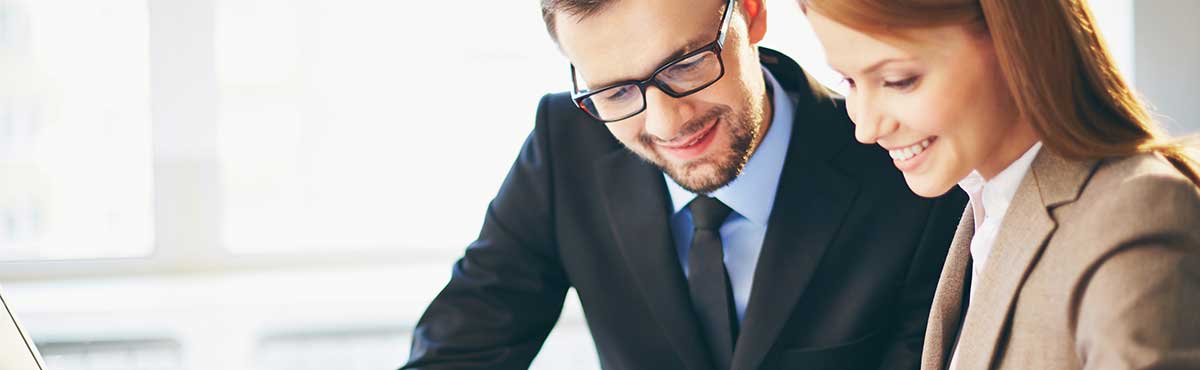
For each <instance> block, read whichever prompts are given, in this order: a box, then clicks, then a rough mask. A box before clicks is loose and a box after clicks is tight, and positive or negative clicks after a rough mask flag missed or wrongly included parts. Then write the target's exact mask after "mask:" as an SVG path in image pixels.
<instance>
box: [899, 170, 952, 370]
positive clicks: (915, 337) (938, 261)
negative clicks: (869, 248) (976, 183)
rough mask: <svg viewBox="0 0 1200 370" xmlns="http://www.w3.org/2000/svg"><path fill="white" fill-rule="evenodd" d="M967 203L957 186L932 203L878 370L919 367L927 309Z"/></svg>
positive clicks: (927, 320) (931, 301) (912, 369)
mask: <svg viewBox="0 0 1200 370" xmlns="http://www.w3.org/2000/svg"><path fill="white" fill-rule="evenodd" d="M966 202H967V196H966V193H964V192H963V191H961V190H959V189H958V188H957V187H955V188H953V189H951V191H950V192H949V193H947V194H946V195H943V196H941V197H940V198H937V199H936V200H934V202H933V206H932V210H931V211H930V214H929V217H928V218H927V219H926V221H925V229H924V231H923V232H922V235H921V238H920V239H919V241H918V242H917V243H918V245H917V248H916V253H914V254H913V257H912V261H911V262H910V263H909V271H908V275H907V277H906V278H905V281H904V285H903V287H902V290H901V292H900V296H899V299H898V300H897V303H898V304H897V306H896V307H895V308H894V316H893V320H892V322H893V325H894V326H893V329H892V331H891V338H890V341H889V342H887V344H886V345H887V347H886V348H885V349H884V352H883V353H884V355H883V361H882V362H881V364H880V369H886V370H916V369H919V368H920V367H921V348H922V347H923V345H924V341H925V327H926V326H927V324H928V323H929V309H930V306H932V304H933V295H934V293H935V292H936V291H937V284H938V279H939V278H940V277H941V273H942V265H943V264H944V262H945V261H946V254H947V253H948V251H949V250H950V244H951V243H952V241H953V239H954V231H955V229H957V225H958V221H959V218H961V217H962V212H963V208H964V207H965V205H966Z"/></svg>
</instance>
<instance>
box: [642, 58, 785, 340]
mask: <svg viewBox="0 0 1200 370" xmlns="http://www.w3.org/2000/svg"><path fill="white" fill-rule="evenodd" d="M763 75H764V76H765V78H766V80H767V84H768V85H769V86H770V88H771V89H772V91H773V98H772V107H773V112H772V115H773V117H772V119H771V125H770V127H768V128H767V135H766V137H764V138H763V140H762V143H760V144H759V146H758V149H757V150H755V152H754V154H753V155H751V156H750V161H749V162H747V163H746V167H745V168H744V169H743V170H742V174H741V176H738V177H737V178H736V179H734V180H733V182H730V183H729V184H728V185H725V187H723V188H720V189H717V191H714V192H712V194H709V195H710V196H712V197H713V198H717V199H718V200H720V201H721V202H722V203H725V205H727V206H729V208H731V209H733V212H732V213H731V214H730V215H729V218H727V219H725V223H724V224H722V225H721V246H722V249H723V250H724V252H725V270H726V271H728V272H729V280H730V285H731V286H732V287H733V302H734V305H735V306H737V307H736V308H737V317H738V321H741V320H742V318H743V317H745V314H746V304H747V303H748V302H749V301H750V288H751V286H752V285H753V284H754V269H755V267H756V266H757V265H758V255H759V253H760V252H762V246H763V238H765V237H766V235H767V221H768V219H769V218H770V217H771V208H772V207H773V206H774V204H775V193H776V191H777V190H778V189H779V177H780V174H781V173H782V172H783V162H784V159H785V158H786V157H787V149H788V143H789V142H790V141H791V138H792V118H793V116H794V114H795V112H794V106H795V103H793V102H792V100H791V98H790V97H789V96H788V94H787V92H786V91H784V90H783V87H781V86H780V85H779V81H776V80H775V77H774V76H772V75H771V72H770V71H767V69H766V68H763ZM663 176H664V177H666V179H667V190H668V192H669V193H670V195H671V203H672V205H673V207H674V209H673V212H674V213H672V214H671V235H672V236H674V237H675V248H676V251H677V252H678V254H679V263H680V264H682V265H683V273H684V275H688V264H687V258H688V252H689V250H690V249H691V245H692V233H693V232H694V230H693V228H694V226H693V225H692V213H691V212H689V211H688V210H687V209H686V208H685V207H686V206H687V205H688V203H690V202H691V201H692V199H694V198H695V197H696V194H695V193H692V192H691V191H688V190H687V189H684V188H683V187H681V186H679V184H677V183H675V180H672V179H671V178H670V177H669V176H666V174H663Z"/></svg>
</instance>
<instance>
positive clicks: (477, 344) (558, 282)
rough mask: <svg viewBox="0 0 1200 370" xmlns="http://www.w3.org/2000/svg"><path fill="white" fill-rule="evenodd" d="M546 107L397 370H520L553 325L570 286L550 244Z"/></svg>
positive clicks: (545, 101)
mask: <svg viewBox="0 0 1200 370" xmlns="http://www.w3.org/2000/svg"><path fill="white" fill-rule="evenodd" d="M549 101H550V99H549V96H547V97H546V98H543V99H542V101H541V103H540V104H539V107H538V115H537V122H536V124H535V128H534V130H533V133H532V134H530V136H529V137H528V139H527V140H526V141H525V144H524V146H523V147H522V149H521V152H520V155H519V156H518V158H517V160H516V163H515V164H514V165H513V166H512V169H511V170H510V172H509V173H508V177H507V178H506V179H505V180H504V183H503V185H502V186H501V188H500V191H499V193H498V195H497V196H496V197H495V199H493V200H492V202H491V204H490V205H489V207H488V210H487V214H486V217H485V219H484V223H483V228H482V231H480V233H479V236H478V238H477V239H476V240H475V241H474V242H473V243H471V244H470V246H469V247H468V248H467V249H466V252H465V254H464V255H463V257H462V258H461V259H459V260H458V262H457V263H455V264H454V267H453V270H452V273H451V278H450V282H449V284H447V285H446V287H445V288H444V289H443V290H442V291H441V293H440V294H438V295H437V297H436V298H434V300H433V302H432V303H431V304H430V305H429V307H428V308H427V309H426V311H425V313H424V315H422V317H421V319H420V321H418V323H417V326H416V328H415V329H414V331H413V343H412V351H411V355H410V357H409V362H408V364H406V365H405V366H404V367H403V368H402V369H414V370H415V369H526V368H528V367H529V364H530V362H531V361H532V360H533V358H534V357H535V356H536V355H537V352H538V351H539V350H540V349H541V346H542V343H543V342H544V341H545V339H546V336H547V335H548V334H549V333H550V330H551V329H552V328H553V327H554V324H555V322H556V321H557V320H558V317H559V315H560V314H561V312H562V306H563V300H564V298H565V295H566V292H567V289H568V288H569V282H568V281H567V278H566V275H565V273H564V272H563V268H562V265H561V264H560V263H559V259H558V256H557V251H556V247H555V242H554V229H553V225H554V222H553V221H554V220H553V203H552V202H553V199H554V188H553V186H552V184H553V181H552V179H553V174H552V168H553V167H552V158H551V155H550V133H549V131H550V122H549V120H550V117H549V111H550V108H549Z"/></svg>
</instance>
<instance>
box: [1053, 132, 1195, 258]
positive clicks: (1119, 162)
mask: <svg viewBox="0 0 1200 370" xmlns="http://www.w3.org/2000/svg"><path fill="white" fill-rule="evenodd" d="M1077 203H1078V204H1076V207H1074V208H1078V209H1079V210H1080V211H1079V212H1075V213H1076V214H1075V216H1076V217H1077V218H1078V220H1079V221H1081V222H1085V223H1092V222H1094V223H1095V225H1094V226H1095V227H1096V230H1095V231H1096V232H1097V233H1101V234H1103V233H1108V234H1114V233H1118V232H1120V231H1124V232H1125V233H1126V235H1121V236H1123V237H1135V236H1136V234H1151V233H1162V232H1169V233H1178V232H1183V233H1186V234H1191V235H1192V236H1193V237H1195V236H1196V235H1197V230H1200V187H1197V185H1196V184H1195V183H1193V182H1192V181H1191V180H1190V179H1188V177H1187V176H1185V175H1184V174H1183V173H1182V172H1180V171H1179V169H1177V168H1176V167H1175V166H1174V165H1172V164H1171V162H1169V161H1167V159H1166V158H1164V157H1162V156H1161V155H1158V154H1153V153H1145V154H1137V155H1132V156H1126V157H1120V158H1110V159H1106V160H1103V161H1101V162H1100V163H1099V164H1098V166H1097V168H1096V170H1095V173H1093V175H1092V178H1091V179H1090V180H1089V181H1088V182H1087V185H1086V186H1085V187H1084V189H1083V191H1082V193H1081V194H1080V197H1079V199H1078V201H1077ZM1088 221H1091V222H1088ZM1130 234H1134V235H1130ZM1113 236H1117V235H1113ZM1198 242H1200V241H1198Z"/></svg>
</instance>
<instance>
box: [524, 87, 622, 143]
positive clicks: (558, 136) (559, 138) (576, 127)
mask: <svg viewBox="0 0 1200 370" xmlns="http://www.w3.org/2000/svg"><path fill="white" fill-rule="evenodd" d="M533 136H534V137H535V138H536V139H539V140H545V141H546V142H545V143H544V144H545V145H547V146H548V149H549V150H550V152H551V153H560V152H561V153H562V154H556V156H557V155H563V156H567V155H569V156H570V157H571V158H574V159H586V158H589V157H595V156H598V155H604V154H607V153H611V152H612V151H613V150H615V149H619V148H621V143H620V142H619V141H617V139H616V138H615V137H613V136H612V133H611V132H609V131H608V128H607V127H605V125H604V123H603V122H600V121H597V120H595V119H593V118H591V117H589V116H588V115H587V114H586V113H584V112H583V111H581V110H580V109H579V108H577V107H576V106H575V103H574V102H573V101H572V100H571V94H570V93H568V92H559V93H550V94H546V95H544V96H542V99H541V102H539V103H538V108H537V118H536V121H535V123H534V133H533Z"/></svg>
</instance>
